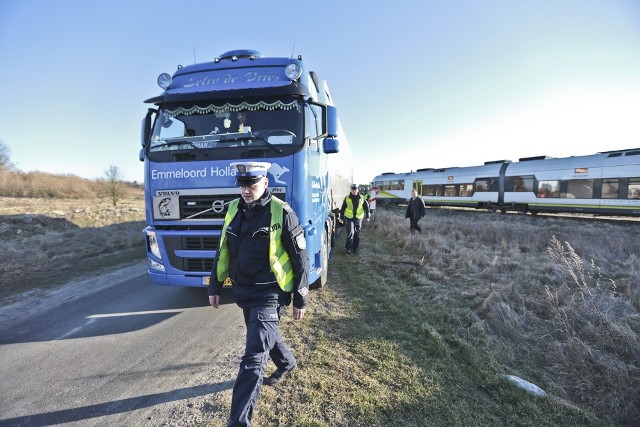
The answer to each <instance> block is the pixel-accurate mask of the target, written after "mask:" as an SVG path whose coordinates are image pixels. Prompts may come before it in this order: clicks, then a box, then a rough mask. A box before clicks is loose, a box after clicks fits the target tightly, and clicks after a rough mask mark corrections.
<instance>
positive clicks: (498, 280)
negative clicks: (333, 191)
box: [213, 209, 640, 426]
mask: <svg viewBox="0 0 640 427" xmlns="http://www.w3.org/2000/svg"><path fill="white" fill-rule="evenodd" d="M377 215H378V218H377V220H376V222H375V224H374V225H369V226H367V227H365V230H364V232H363V234H362V241H363V243H362V245H363V248H362V250H361V252H360V253H359V254H358V255H357V256H354V255H346V254H345V253H344V249H343V247H342V246H343V244H344V243H343V242H344V240H343V237H341V238H340V241H339V242H338V244H337V245H336V250H335V252H334V253H333V254H332V258H331V261H330V262H331V270H330V282H329V284H328V287H327V288H326V289H322V290H320V291H319V292H314V293H312V296H311V303H310V308H309V311H310V316H309V320H308V321H307V322H305V324H304V325H301V324H300V323H295V322H292V321H289V322H285V324H284V329H285V331H286V332H285V333H286V335H287V339H288V340H290V341H292V342H294V343H295V353H296V354H297V355H299V357H300V359H301V368H302V369H300V370H299V371H298V372H297V373H295V374H294V375H295V376H294V379H295V380H294V381H292V382H291V383H287V384H286V385H284V384H283V385H282V386H281V387H280V388H279V389H278V390H274V389H272V388H266V387H265V388H263V394H262V395H261V399H264V400H265V402H262V401H261V403H259V405H258V414H257V415H256V420H257V423H256V425H259V426H275V425H278V426H400V425H402V426H432V425H433V426H439V425H477V426H485V425H549V426H551V425H554V426H555V425H597V426H601V425H628V426H633V425H638V424H639V421H640V341H639V334H640V314H639V313H640V259H639V258H638V254H639V253H640V224H635V225H629V224H615V223H602V222H586V221H577V220H575V219H571V218H543V217H531V216H523V215H501V214H490V213H479V212H464V211H462V212H461V211H453V210H446V209H429V210H428V212H427V216H426V217H425V219H424V220H423V221H422V223H423V228H424V232H423V234H421V235H411V234H409V230H408V222H407V220H405V219H404V216H403V215H402V213H401V212H398V211H393V210H389V211H381V212H379V213H378V214H377ZM504 375H516V376H518V377H520V378H523V379H526V380H528V381H530V382H533V383H535V384H537V385H538V386H540V387H542V388H543V389H544V390H545V391H546V392H547V393H549V397H547V398H538V397H535V396H532V395H530V394H528V393H526V392H524V391H522V390H520V389H517V388H515V387H514V386H513V385H512V384H510V383H507V381H506V380H505V379H504ZM225 404H226V403H225ZM292 417H293V418H292ZM213 425H217V424H213Z"/></svg>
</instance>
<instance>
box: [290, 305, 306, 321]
mask: <svg viewBox="0 0 640 427" xmlns="http://www.w3.org/2000/svg"><path fill="white" fill-rule="evenodd" d="M306 312H307V309H306V308H295V307H293V318H294V319H295V320H302V319H303V318H304V314H305V313H306Z"/></svg>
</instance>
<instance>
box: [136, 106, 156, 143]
mask: <svg viewBox="0 0 640 427" xmlns="http://www.w3.org/2000/svg"><path fill="white" fill-rule="evenodd" d="M155 112H156V110H154V109H153V108H149V111H147V115H146V116H145V117H144V119H142V132H141V135H142V140H141V141H140V143H141V144H142V146H143V147H146V146H147V144H148V143H149V138H150V137H151V118H152V117H153V115H154V114H155Z"/></svg>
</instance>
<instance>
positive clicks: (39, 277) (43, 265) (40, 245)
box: [0, 194, 145, 300]
mask: <svg viewBox="0 0 640 427" xmlns="http://www.w3.org/2000/svg"><path fill="white" fill-rule="evenodd" d="M144 226H145V225H144V199H143V198H142V194H140V195H139V196H138V197H135V198H134V197H131V196H129V197H128V198H126V199H122V200H120V202H119V203H118V204H117V207H115V208H114V207H113V204H112V202H111V200H109V199H107V198H102V199H100V198H92V199H59V198H9V197H0V283H1V284H2V285H1V286H0V300H2V299H3V298H5V297H8V296H10V295H14V294H16V293H20V292H24V291H28V290H31V289H36V288H38V289H46V288H49V287H52V286H56V285H59V284H62V283H64V282H65V281H67V280H69V279H72V278H76V277H78V276H83V275H91V274H100V273H101V272H103V271H107V270H108V269H109V268H111V267H113V266H114V265H121V264H123V263H131V262H138V261H142V260H143V259H144V257H145V249H144V238H143V236H142V232H141V230H142V229H143V228H144Z"/></svg>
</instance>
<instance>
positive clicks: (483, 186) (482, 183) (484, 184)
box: [475, 178, 491, 192]
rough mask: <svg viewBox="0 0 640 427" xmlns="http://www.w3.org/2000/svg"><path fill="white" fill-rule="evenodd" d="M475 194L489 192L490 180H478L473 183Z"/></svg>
mask: <svg viewBox="0 0 640 427" xmlns="http://www.w3.org/2000/svg"><path fill="white" fill-rule="evenodd" d="M475 188H476V192H481V191H490V189H491V179H490V178H478V179H476V181H475Z"/></svg>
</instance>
